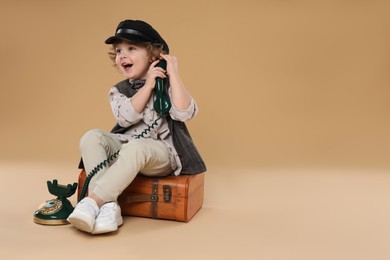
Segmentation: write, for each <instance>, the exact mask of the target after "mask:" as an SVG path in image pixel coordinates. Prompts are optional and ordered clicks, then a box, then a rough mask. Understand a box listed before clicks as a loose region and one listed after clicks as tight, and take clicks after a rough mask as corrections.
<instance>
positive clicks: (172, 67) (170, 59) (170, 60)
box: [160, 53, 179, 77]
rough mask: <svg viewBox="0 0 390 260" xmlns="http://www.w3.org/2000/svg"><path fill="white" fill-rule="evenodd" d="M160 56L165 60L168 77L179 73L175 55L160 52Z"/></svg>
mask: <svg viewBox="0 0 390 260" xmlns="http://www.w3.org/2000/svg"><path fill="white" fill-rule="evenodd" d="M160 56H161V58H163V59H164V60H166V62H167V73H168V75H169V76H170V77H172V76H176V75H178V73H179V65H178V63H177V59H176V57H175V56H170V55H168V54H162V53H161V54H160Z"/></svg>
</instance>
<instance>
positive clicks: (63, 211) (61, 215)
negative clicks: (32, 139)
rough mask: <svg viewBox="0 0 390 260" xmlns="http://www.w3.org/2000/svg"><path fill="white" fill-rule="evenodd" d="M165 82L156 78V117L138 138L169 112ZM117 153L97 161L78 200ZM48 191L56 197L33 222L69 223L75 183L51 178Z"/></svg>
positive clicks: (164, 67)
mask: <svg viewBox="0 0 390 260" xmlns="http://www.w3.org/2000/svg"><path fill="white" fill-rule="evenodd" d="M156 66H157V67H160V68H163V69H164V70H166V67H167V63H166V61H165V60H160V62H159V63H157V65H156ZM166 83H167V78H165V79H162V78H159V77H158V78H156V84H155V89H154V91H155V96H156V99H155V100H154V102H153V108H154V110H155V111H156V113H157V114H158V115H159V116H158V118H157V119H156V120H155V121H154V122H153V123H151V124H150V125H149V126H148V127H147V128H146V129H145V130H144V131H142V132H141V133H140V134H139V135H138V136H136V138H137V139H139V138H141V137H142V138H145V135H146V134H147V133H148V132H150V131H151V130H152V129H154V128H155V127H156V126H157V125H158V121H159V120H160V119H161V118H162V117H163V116H164V115H165V114H167V113H168V112H169V109H170V108H171V102H170V100H169V98H168V97H167V96H165V95H164V88H165V86H166ZM118 154H119V151H117V152H115V153H114V154H112V155H110V156H108V157H107V159H106V160H104V161H102V162H101V163H99V164H98V165H97V166H96V167H95V168H94V169H93V170H92V171H91V172H90V173H89V174H88V176H87V178H86V179H85V182H84V186H83V188H82V190H81V192H80V196H79V201H80V200H81V199H83V198H84V197H85V194H86V192H87V188H88V185H89V182H90V181H91V179H92V177H93V176H94V175H95V174H96V173H97V172H99V171H100V170H101V169H103V167H105V166H106V165H107V164H108V163H109V162H111V161H113V160H114V159H115V158H116V157H117V156H118ZM47 185H48V188H49V192H50V193H51V194H53V195H56V196H57V198H56V199H52V200H48V201H46V203H44V204H42V205H41V206H40V207H39V209H38V210H37V211H36V212H35V214H34V222H35V223H38V224H43V225H62V224H69V223H68V221H67V220H66V219H67V218H68V217H69V215H70V214H71V213H72V212H73V206H72V204H71V203H70V202H69V200H67V199H66V198H67V197H70V196H72V195H73V194H74V193H75V191H76V189H77V183H73V185H71V184H68V185H67V186H64V185H58V182H57V180H53V182H50V181H48V182H47Z"/></svg>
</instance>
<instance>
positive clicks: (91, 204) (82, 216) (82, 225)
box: [68, 198, 99, 233]
mask: <svg viewBox="0 0 390 260" xmlns="http://www.w3.org/2000/svg"><path fill="white" fill-rule="evenodd" d="M98 213H99V207H98V205H97V204H96V201H95V200H93V199H91V198H84V199H82V200H81V201H80V202H79V203H78V204H77V205H76V207H75V208H74V210H73V212H72V214H70V215H69V217H68V221H69V222H70V223H71V224H72V225H74V226H75V227H76V228H78V229H80V230H82V231H85V232H88V233H91V231H92V229H93V226H94V224H95V219H96V216H97V215H98Z"/></svg>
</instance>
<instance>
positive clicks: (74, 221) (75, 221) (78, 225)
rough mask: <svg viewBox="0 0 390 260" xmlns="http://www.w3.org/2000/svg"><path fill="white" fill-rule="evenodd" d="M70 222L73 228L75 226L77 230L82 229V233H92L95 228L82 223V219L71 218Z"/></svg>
mask: <svg viewBox="0 0 390 260" xmlns="http://www.w3.org/2000/svg"><path fill="white" fill-rule="evenodd" d="M68 221H69V222H70V223H71V224H72V225H73V226H75V227H76V228H78V229H80V230H81V231H84V232H88V233H91V232H92V229H93V226H92V227H91V226H90V225H88V223H87V222H85V221H82V220H81V219H78V218H73V217H69V218H68Z"/></svg>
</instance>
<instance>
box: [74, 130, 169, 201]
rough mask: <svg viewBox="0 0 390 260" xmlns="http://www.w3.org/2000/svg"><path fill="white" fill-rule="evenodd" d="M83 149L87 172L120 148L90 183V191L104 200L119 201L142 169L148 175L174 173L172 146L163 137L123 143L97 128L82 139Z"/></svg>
mask: <svg viewBox="0 0 390 260" xmlns="http://www.w3.org/2000/svg"><path fill="white" fill-rule="evenodd" d="M80 151H81V156H82V158H83V162H84V167H85V170H86V172H87V174H89V173H90V172H91V171H92V170H93V169H94V168H95V167H96V166H97V165H99V164H100V163H101V162H103V161H104V160H106V159H107V157H108V156H110V155H112V154H114V153H115V152H117V151H120V152H119V155H118V156H117V157H116V158H115V159H114V160H113V161H111V162H109V163H108V164H107V166H106V167H103V169H101V170H100V171H98V172H97V173H96V174H95V176H94V177H93V178H92V180H91V182H90V184H89V186H88V190H89V192H93V193H94V194H95V195H96V196H98V197H99V198H100V199H101V200H103V201H104V202H109V201H115V200H116V199H117V197H118V196H119V195H120V194H121V193H122V191H123V190H124V189H125V188H126V187H127V186H128V185H129V184H130V183H131V182H132V181H133V180H134V178H135V176H136V175H137V174H138V173H139V172H140V173H142V174H143V175H146V176H166V175H169V174H171V173H172V168H171V163H170V159H169V152H168V148H167V146H166V145H165V144H164V143H163V142H162V141H159V140H153V139H143V138H140V139H135V140H131V141H129V142H123V141H120V140H119V139H118V136H117V135H115V134H112V133H109V132H106V131H104V130H99V129H94V130H90V131H88V132H87V133H85V134H84V136H83V137H82V138H81V140H80Z"/></svg>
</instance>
